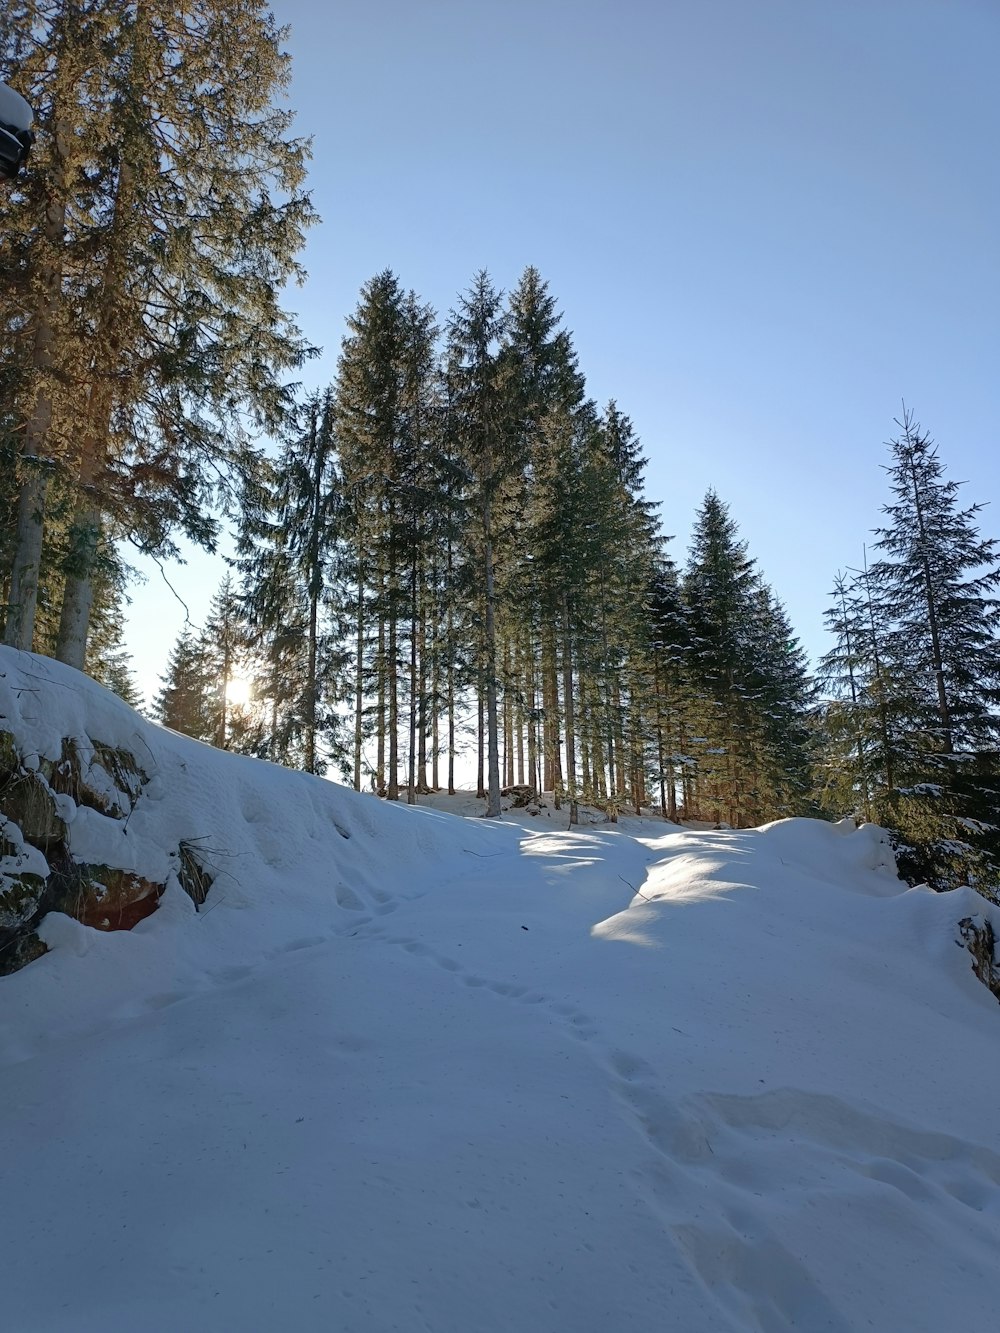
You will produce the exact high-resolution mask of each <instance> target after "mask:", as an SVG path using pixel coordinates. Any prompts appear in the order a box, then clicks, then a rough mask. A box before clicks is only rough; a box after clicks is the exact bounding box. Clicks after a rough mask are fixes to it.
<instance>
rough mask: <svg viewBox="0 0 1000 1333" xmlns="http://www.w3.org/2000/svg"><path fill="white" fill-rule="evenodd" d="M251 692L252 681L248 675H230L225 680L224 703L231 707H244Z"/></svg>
mask: <svg viewBox="0 0 1000 1333" xmlns="http://www.w3.org/2000/svg"><path fill="white" fill-rule="evenodd" d="M252 694H253V681H252V680H250V678H249V677H248V676H230V677H229V679H228V680H227V681H226V703H228V704H230V705H231V706H232V707H233V708H246V706H247V704H248V703H249V702H250V697H251V695H252Z"/></svg>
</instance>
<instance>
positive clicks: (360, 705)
mask: <svg viewBox="0 0 1000 1333" xmlns="http://www.w3.org/2000/svg"><path fill="white" fill-rule="evenodd" d="M355 652H356V660H355V663H354V790H355V791H360V790H361V742H362V739H363V736H364V707H365V580H364V539H363V538H362V537H360V535H359V541H358V632H357V638H356V639H355Z"/></svg>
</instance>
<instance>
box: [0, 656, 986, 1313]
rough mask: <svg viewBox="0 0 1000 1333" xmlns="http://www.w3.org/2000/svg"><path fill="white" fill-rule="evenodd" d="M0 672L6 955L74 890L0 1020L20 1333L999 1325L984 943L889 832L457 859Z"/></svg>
mask: <svg viewBox="0 0 1000 1333" xmlns="http://www.w3.org/2000/svg"><path fill="white" fill-rule="evenodd" d="M0 673H2V674H0V714H2V721H0V730H3V731H4V732H5V733H7V734H8V735H9V737H10V740H9V741H8V742H7V743H6V746H7V748H6V751H5V753H6V759H5V763H6V765H7V768H8V776H7V779H6V790H7V792H8V795H10V792H11V791H12V790H13V789H14V788H16V789H17V791H18V792H20V793H21V796H20V797H18V799H21V798H22V797H23V794H24V792H25V791H26V790H27V787H26V786H25V785H24V784H28V786H30V788H31V791H32V792H33V793H35V795H36V796H37V792H38V791H39V790H41V789H42V788H43V787H45V788H48V789H50V790H51V791H53V792H54V795H52V797H51V810H49V812H48V814H47V815H46V818H47V819H48V820H49V831H48V834H47V836H48V838H49V841H48V843H46V847H47V848H48V852H46V851H45V849H39V848H32V847H31V846H29V845H28V844H27V843H26V842H25V841H24V840H23V839H21V837H20V833H19V832H18V830H16V829H14V828H13V827H12V826H11V824H10V823H9V822H8V824H7V825H6V827H5V829H4V852H5V855H4V859H3V862H2V866H0V868H2V869H3V871H4V874H5V882H6V884H7V889H6V892H7V894H8V895H11V896H10V898H9V900H7V909H6V910H7V912H8V916H7V917H0V924H5V926H6V928H7V929H8V930H10V929H12V928H13V927H12V926H11V922H12V921H13V916H14V908H13V907H12V906H11V904H12V903H13V901H14V895H15V893H16V894H20V895H21V897H19V898H18V901H19V902H22V908H21V909H19V910H21V911H22V915H23V914H24V912H26V911H27V908H26V907H24V906H23V901H24V894H25V893H26V892H27V890H25V889H24V885H25V884H28V885H31V884H34V883H35V881H34V880H28V879H26V878H25V876H27V875H35V876H36V878H37V880H38V883H39V884H41V883H42V881H43V880H44V878H45V876H46V874H47V872H48V871H49V870H51V869H52V865H53V864H54V863H55V861H57V860H58V858H59V857H63V858H64V859H65V858H66V857H68V858H69V859H70V860H71V861H72V862H73V863H74V864H75V865H77V872H78V871H79V863H81V862H82V863H86V866H87V867H91V868H94V869H93V873H92V874H91V872H90V870H88V871H87V872H86V874H82V872H81V873H80V874H79V876H78V879H79V882H78V897H77V899H76V901H77V902H78V903H82V904H83V906H82V907H81V912H80V914H82V915H84V916H85V917H86V919H88V920H91V921H92V922H93V923H94V924H93V925H86V924H82V922H81V921H79V920H76V919H73V918H72V917H71V916H69V915H66V914H65V913H64V912H57V911H50V912H49V913H48V915H46V916H45V917H44V920H43V921H42V922H41V924H40V925H39V927H38V935H39V937H40V939H41V940H42V941H43V942H44V944H45V945H46V946H47V948H48V952H47V953H45V954H44V955H43V956H41V957H39V958H38V959H37V960H36V961H33V962H30V963H29V964H28V965H27V966H25V967H23V968H22V969H21V970H19V971H17V972H15V973H13V974H12V975H9V976H6V977H2V978H0V1066H2V1075H0V1134H2V1139H3V1142H4V1143H5V1144H6V1154H5V1156H6V1160H5V1164H4V1207H3V1209H2V1211H0V1247H2V1250H0V1252H2V1253H3V1255H4V1260H5V1262H4V1284H3V1285H4V1291H3V1295H2V1297H0V1310H2V1315H0V1325H2V1327H4V1328H5V1329H9V1330H11V1333H43V1331H44V1333H98V1330H99V1331H100V1333H135V1330H142V1333H177V1330H185V1333H208V1331H209V1330H211V1331H212V1333H216V1331H218V1330H240V1331H241V1333H245V1331H249V1333H271V1331H272V1330H275V1329H279V1328H280V1329H288V1330H303V1331H307V1333H312V1331H313V1330H316V1331H317V1333H319V1330H323V1331H324V1333H326V1331H328V1330H331V1329H335V1330H338V1333H383V1330H386V1331H387V1330H391V1329H399V1330H405V1331H406V1333H410V1330H419V1329H427V1330H432V1333H509V1331H510V1330H515V1329H516V1330H524V1331H526V1333H608V1331H609V1330H615V1331H618V1330H622V1331H625V1330H628V1331H629V1333H632V1331H635V1333H654V1331H655V1333H661V1331H662V1330H677V1333H730V1331H732V1333H736V1331H737V1330H739V1331H740V1333H742V1331H743V1330H754V1331H756V1330H760V1331H761V1333H784V1331H785V1330H791V1329H799V1330H806V1331H807V1333H821V1331H822V1333H825V1331H827V1330H828V1331H830V1333H854V1331H855V1330H858V1331H860V1330H869V1329H875V1330H881V1331H882V1333H897V1331H899V1330H906V1333H943V1331H946V1330H951V1329H961V1328H975V1327H978V1328H986V1327H989V1326H990V1325H991V1324H993V1323H995V1321H996V1303H997V1297H996V1256H997V1254H998V1253H1000V1124H998V1120H997V1115H996V1108H997V1105H998V1103H1000V1070H998V1065H997V1061H996V1058H995V1054H994V1053H995V1051H996V1043H997V1040H998V1036H1000V1008H998V1005H997V1001H996V999H995V998H994V997H993V996H992V995H991V994H990V992H989V991H988V990H987V989H986V988H985V987H984V986H983V985H982V984H981V983H980V981H979V980H977V978H976V976H975V975H974V974H973V971H972V967H971V959H970V956H969V954H968V952H967V951H966V949H965V948H964V947H963V943H962V933H961V929H960V925H959V923H960V922H961V921H963V920H965V919H967V918H975V919H977V920H979V921H982V920H985V919H986V917H987V916H988V915H989V914H990V913H991V912H992V914H993V920H994V925H995V926H996V927H997V928H1000V913H997V912H996V911H995V910H994V909H991V908H989V906H988V905H987V904H986V903H985V902H984V901H983V900H982V899H980V898H979V897H977V896H976V895H975V894H973V893H972V892H971V891H968V890H960V891H958V892H955V893H952V894H948V895H938V894H934V893H931V892H930V891H928V890H926V889H920V888H916V889H910V888H907V887H906V885H904V884H903V883H901V882H900V881H899V880H898V878H897V877H896V875H895V871H894V867H893V865H892V858H891V854H890V853H889V850H888V848H887V846H886V845H885V843H884V841H883V840H882V837H881V835H880V833H879V831H878V830H877V829H875V828H874V827H870V826H868V827H863V828H861V829H854V828H853V826H848V825H846V824H845V825H826V824H820V823H816V822H811V821H804V820H789V821H784V822H781V823H778V824H773V825H770V826H766V827H764V828H761V829H753V830H747V831H742V832H718V831H712V830H706V831H694V830H688V829H678V828H674V827H671V826H668V825H664V824H663V823H662V822H659V821H653V820H634V821H626V822H623V823H622V824H621V825H619V826H618V827H616V828H613V827H611V826H609V825H594V826H588V827H581V828H579V829H575V830H572V831H567V830H566V828H565V826H564V824H563V823H562V822H558V823H557V821H556V820H555V819H554V818H552V817H550V816H549V815H548V814H544V813H543V814H542V815H540V816H538V817H537V818H535V819H532V818H531V817H530V816H522V818H521V822H515V819H514V817H513V815H514V812H511V813H510V816H508V817H505V819H504V820H503V821H502V822H500V823H494V822H489V823H487V822H485V821H482V820H471V819H461V818H457V817H455V816H454V815H450V814H447V813H442V812H441V811H438V810H429V809H408V808H406V807H401V806H395V805H388V804H386V803H384V802H379V801H378V800H377V799H376V798H375V797H373V796H371V795H358V794H355V793H354V792H352V791H350V790H347V789H345V788H343V787H341V786H338V785H336V784H333V783H329V782H326V781H323V780H320V779H316V778H312V777H309V776H306V775H304V774H299V773H293V772H289V771H286V770H284V769H280V768H277V767H274V766H271V765H268V764H264V763H260V762H257V761H253V760H249V759H244V758H240V757H237V756H234V755H230V754H226V753H221V752H219V751H216V750H213V749H211V748H209V747H207V746H204V745H201V744H199V743H197V742H193V741H190V740H188V739H186V738H184V737H181V736H178V735H175V734H174V733H171V732H167V731H164V730H162V729H161V728H158V727H156V726H153V725H152V724H149V723H147V722H145V721H144V720H143V719H141V718H140V717H138V715H136V714H135V713H133V712H132V711H131V710H129V709H128V708H127V707H126V706H125V705H123V704H122V703H120V702H119V701H118V700H117V699H115V698H114V697H113V696H111V695H109V694H107V693H106V692H105V691H103V690H102V689H100V687H98V686H96V685H95V684H94V683H93V682H91V681H89V680H87V679H86V678H84V677H83V676H81V675H79V674H78V673H76V672H74V671H72V670H70V669H69V668H66V667H63V666H60V665H59V664H57V663H55V662H52V661H49V660H47V659H43V658H38V657H32V656H30V655H28V654H24V653H14V652H13V651H11V650H7V649H5V650H2V658H0ZM127 756H131V757H132V761H133V762H132V763H131V764H129V763H128V762H127ZM60 775H61V776H60ZM29 779H30V781H29ZM19 783H20V784H21V786H18V784H19ZM22 804H24V802H23V800H22ZM36 804H37V803H36ZM3 808H4V809H5V810H7V811H8V815H10V811H11V809H12V808H13V807H11V806H10V805H4V807H3ZM25 808H27V806H25ZM32 809H36V807H35V806H33V807H32ZM36 814H37V809H36ZM26 817H27V816H26ZM55 821H61V822H59V823H58V828H56V823H55ZM39 840H40V839H39ZM46 855H48V857H49V863H48V864H46V861H45V857H46ZM98 867H103V869H102V870H100V871H99V870H98V869H97V868H98ZM71 869H72V868H71V867H69V868H67V866H63V873H64V874H65V875H67V876H71ZM111 871H115V872H118V877H117V878H116V877H115V876H114V875H112V874H110V872H111ZM77 872H73V873H77ZM182 872H183V874H182ZM100 876H103V879H101V878H100ZM123 876H124V878H122V877H123ZM19 877H20V878H19ZM182 878H183V879H184V880H185V881H186V882H187V885H188V889H189V892H185V889H184V887H182ZM126 880H127V881H128V883H129V884H130V885H131V886H132V898H133V899H134V901H130V902H129V903H127V904H126V903H125V901H124V898H122V897H121V895H122V893H123V892H124V891H123V890H122V887H121V886H122V884H123V883H124V882H125V881H126ZM209 880H211V884H210V886H209ZM68 882H69V880H66V883H68ZM74 882H76V881H74ZM137 885H138V886H140V887H139V888H138V889H137V888H136V886H137ZM18 886H20V887H18ZM161 886H163V891H162V895H161V894H160V887H161ZM206 888H207V896H205V897H204V901H203V902H201V903H200V904H199V905H198V906H196V904H195V901H194V900H193V897H192V896H191V894H192V892H193V895H194V898H198V897H202V896H203V895H204V890H205V889H206ZM60 891H61V892H63V894H64V897H63V899H61V900H60V901H62V902H63V905H67V903H68V899H67V898H66V896H65V883H64V884H63V889H62V890H60ZM39 892H41V889H39ZM116 894H118V895H119V896H118V897H117V898H116V896H115V895H116ZM4 901H5V900H4V899H0V906H2V904H3V902H4ZM137 903H138V904H145V906H143V907H141V908H137V907H136V904H137ZM154 906H155V910H152V911H149V909H150V908H152V907H154ZM102 911H103V912H104V913H105V914H104V915H103V916H102ZM147 911H148V915H143V913H146V912H147ZM115 913H118V914H119V915H120V917H121V919H122V921H123V922H124V921H126V920H131V919H132V916H135V918H136V920H137V924H135V925H134V927H133V928H132V929H131V930H111V929H103V928H101V927H102V926H105V925H112V924H114V920H112V918H113V917H114V914H115ZM130 914H131V915H130ZM140 916H141V919H139V917H140ZM24 919H25V920H27V917H25V918H24ZM115 920H117V918H115ZM956 946H958V947H956Z"/></svg>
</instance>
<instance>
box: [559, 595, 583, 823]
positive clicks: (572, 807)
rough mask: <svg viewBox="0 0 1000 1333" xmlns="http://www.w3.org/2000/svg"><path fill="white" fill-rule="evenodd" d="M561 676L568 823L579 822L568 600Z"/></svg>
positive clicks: (565, 602) (564, 610) (564, 608)
mask: <svg viewBox="0 0 1000 1333" xmlns="http://www.w3.org/2000/svg"><path fill="white" fill-rule="evenodd" d="M562 631H563V642H562V676H563V719H564V721H563V729H564V732H565V736H566V794H567V796H568V797H569V822H570V823H571V824H577V823H579V821H580V811H579V806H578V803H577V790H576V713H575V707H574V701H573V644H572V636H571V634H570V623H569V598H568V597H567V596H566V594H565V593H563V599H562Z"/></svg>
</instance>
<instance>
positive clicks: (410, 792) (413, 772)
mask: <svg viewBox="0 0 1000 1333" xmlns="http://www.w3.org/2000/svg"><path fill="white" fill-rule="evenodd" d="M409 748H410V752H409V756H408V760H407V766H406V773H407V777H406V804H407V805H416V803H417V562H416V559H414V560H413V561H412V563H411V565H410V747H409Z"/></svg>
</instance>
